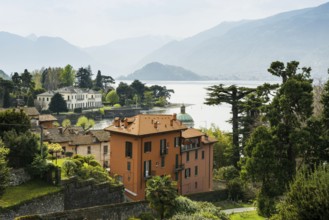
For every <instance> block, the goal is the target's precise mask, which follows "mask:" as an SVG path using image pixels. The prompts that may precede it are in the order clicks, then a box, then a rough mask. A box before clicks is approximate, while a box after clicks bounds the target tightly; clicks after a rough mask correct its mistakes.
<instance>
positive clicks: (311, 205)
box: [273, 165, 329, 220]
mask: <svg viewBox="0 0 329 220" xmlns="http://www.w3.org/2000/svg"><path fill="white" fill-rule="evenodd" d="M328 195H329V167H328V165H326V166H325V165H321V166H318V167H316V168H315V170H314V171H313V172H312V171H311V170H308V169H306V168H305V167H304V168H303V169H302V170H300V172H298V173H297V175H296V178H295V180H294V181H293V182H292V183H291V184H290V187H289V191H288V192H287V193H286V195H285V198H284V200H283V201H282V202H280V203H279V205H278V211H279V213H278V215H276V216H275V217H273V219H277V220H281V219H282V220H284V219H298V220H312V219H328V217H329V200H328Z"/></svg>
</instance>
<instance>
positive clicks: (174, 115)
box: [172, 113, 177, 121]
mask: <svg viewBox="0 0 329 220" xmlns="http://www.w3.org/2000/svg"><path fill="white" fill-rule="evenodd" d="M172 119H173V120H174V121H176V120H177V114H176V113H174V114H173V115H172Z"/></svg>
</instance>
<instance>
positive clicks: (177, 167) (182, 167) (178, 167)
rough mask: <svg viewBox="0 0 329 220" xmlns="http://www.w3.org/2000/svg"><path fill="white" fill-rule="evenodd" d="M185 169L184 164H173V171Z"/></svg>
mask: <svg viewBox="0 0 329 220" xmlns="http://www.w3.org/2000/svg"><path fill="white" fill-rule="evenodd" d="M184 169H185V164H178V165H176V166H175V173H177V172H179V171H181V170H184Z"/></svg>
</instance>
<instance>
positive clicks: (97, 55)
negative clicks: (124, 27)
mask: <svg viewBox="0 0 329 220" xmlns="http://www.w3.org/2000/svg"><path fill="white" fill-rule="evenodd" d="M171 40H172V38H170V37H160V36H159V37H158V36H143V37H136V38H127V39H122V40H116V41H113V42H110V43H108V44H106V45H101V46H95V47H88V48H84V51H86V52H87V53H88V54H89V55H90V56H91V57H93V58H94V59H95V60H97V61H99V62H100V63H103V64H110V65H111V67H112V71H113V72H112V73H109V74H110V75H123V74H127V73H130V72H132V71H133V70H135V69H136V67H135V64H136V63H137V61H139V60H141V59H142V58H143V57H145V56H146V55H148V54H150V53H151V52H153V51H154V50H156V49H159V48H160V47H162V46H163V45H165V44H166V43H168V42H169V41H171Z"/></svg>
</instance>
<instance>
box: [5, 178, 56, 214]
mask: <svg viewBox="0 0 329 220" xmlns="http://www.w3.org/2000/svg"><path fill="white" fill-rule="evenodd" d="M60 190H61V187H59V186H53V185H49V184H48V183H46V182H43V181H41V180H31V181H29V182H27V183H24V184H22V185H19V186H11V187H8V188H6V190H5V193H4V195H3V196H2V197H1V199H0V208H6V207H10V206H13V205H16V204H19V203H21V202H23V201H27V200H30V199H32V198H36V197H39V196H43V195H47V194H49V193H53V192H58V191H60Z"/></svg>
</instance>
